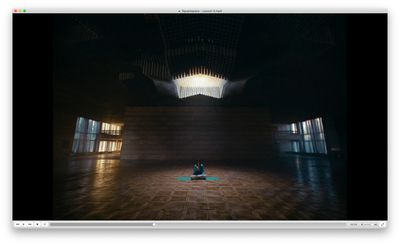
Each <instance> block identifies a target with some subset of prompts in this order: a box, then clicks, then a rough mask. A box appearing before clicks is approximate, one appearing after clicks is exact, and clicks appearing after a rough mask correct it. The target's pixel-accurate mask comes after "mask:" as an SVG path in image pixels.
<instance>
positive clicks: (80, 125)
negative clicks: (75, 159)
mask: <svg viewBox="0 0 400 245" xmlns="http://www.w3.org/2000/svg"><path fill="white" fill-rule="evenodd" d="M99 133H100V122H97V121H94V120H91V119H87V118H83V117H78V119H77V120H76V127H75V135H74V143H73V145H72V152H73V153H78V152H96V151H97V140H98V136H99Z"/></svg>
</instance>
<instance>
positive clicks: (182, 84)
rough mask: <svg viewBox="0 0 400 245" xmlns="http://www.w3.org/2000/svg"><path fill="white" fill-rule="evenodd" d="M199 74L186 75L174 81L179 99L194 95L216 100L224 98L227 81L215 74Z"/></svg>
mask: <svg viewBox="0 0 400 245" xmlns="http://www.w3.org/2000/svg"><path fill="white" fill-rule="evenodd" d="M206 73H207V72H199V73H192V72H190V73H189V74H185V75H183V76H180V77H177V78H175V79H173V82H174V84H175V86H176V89H177V92H178V97H179V98H180V99H181V98H186V97H189V96H194V95H199V94H201V95H205V96H210V97H214V98H218V99H220V98H222V93H223V89H224V86H225V84H226V83H227V80H226V79H224V78H222V77H221V76H218V75H215V74H206Z"/></svg>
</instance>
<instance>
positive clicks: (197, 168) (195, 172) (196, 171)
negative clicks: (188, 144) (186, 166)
mask: <svg viewBox="0 0 400 245" xmlns="http://www.w3.org/2000/svg"><path fill="white" fill-rule="evenodd" d="M200 174H201V172H200V166H199V164H198V163H195V164H194V166H193V175H200Z"/></svg>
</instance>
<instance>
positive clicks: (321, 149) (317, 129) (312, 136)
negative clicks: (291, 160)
mask: <svg viewBox="0 0 400 245" xmlns="http://www.w3.org/2000/svg"><path fill="white" fill-rule="evenodd" d="M277 140H278V142H279V145H280V148H281V151H291V152H303V153H319V154H327V149H326V143H325V134H324V127H323V124H322V118H320V117H318V118H315V119H310V120H306V121H302V122H296V123H290V124H280V125H278V134H277Z"/></svg>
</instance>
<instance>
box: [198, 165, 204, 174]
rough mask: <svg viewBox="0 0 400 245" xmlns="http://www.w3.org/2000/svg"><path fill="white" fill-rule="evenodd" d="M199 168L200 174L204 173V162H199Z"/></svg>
mask: <svg viewBox="0 0 400 245" xmlns="http://www.w3.org/2000/svg"><path fill="white" fill-rule="evenodd" d="M199 170H200V173H201V174H205V171H204V164H202V163H201V164H200V167H199Z"/></svg>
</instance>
